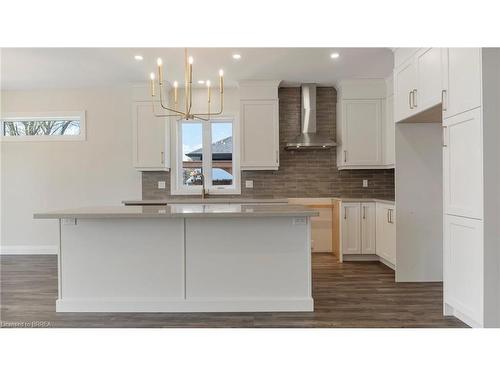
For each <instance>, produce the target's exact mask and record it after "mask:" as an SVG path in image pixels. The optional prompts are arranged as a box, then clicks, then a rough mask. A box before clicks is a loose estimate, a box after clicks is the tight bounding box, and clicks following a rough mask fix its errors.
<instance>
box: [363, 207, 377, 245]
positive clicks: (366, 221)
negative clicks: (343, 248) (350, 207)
mask: <svg viewBox="0 0 500 375" xmlns="http://www.w3.org/2000/svg"><path fill="white" fill-rule="evenodd" d="M375 230H376V226H375V203H373V202H369V203H361V254H375V252H376V250H375V249H376V243H375Z"/></svg>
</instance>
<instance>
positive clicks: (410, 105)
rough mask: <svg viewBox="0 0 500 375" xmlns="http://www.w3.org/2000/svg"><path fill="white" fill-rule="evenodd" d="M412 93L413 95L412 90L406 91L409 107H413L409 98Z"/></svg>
mask: <svg viewBox="0 0 500 375" xmlns="http://www.w3.org/2000/svg"><path fill="white" fill-rule="evenodd" d="M412 95H413V91H410V92H409V93H408V105H409V107H410V109H413V105H412V100H411V96H412Z"/></svg>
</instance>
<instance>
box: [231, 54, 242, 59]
mask: <svg viewBox="0 0 500 375" xmlns="http://www.w3.org/2000/svg"><path fill="white" fill-rule="evenodd" d="M233 59H235V60H239V59H241V55H240V54H239V53H235V54H234V55H233Z"/></svg>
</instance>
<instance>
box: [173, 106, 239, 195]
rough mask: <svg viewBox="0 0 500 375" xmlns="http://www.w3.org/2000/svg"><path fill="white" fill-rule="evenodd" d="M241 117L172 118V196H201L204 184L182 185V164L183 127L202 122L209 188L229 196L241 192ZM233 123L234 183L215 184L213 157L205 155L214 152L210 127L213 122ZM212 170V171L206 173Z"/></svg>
mask: <svg viewBox="0 0 500 375" xmlns="http://www.w3.org/2000/svg"><path fill="white" fill-rule="evenodd" d="M237 119H238V116H237V115H236V114H235V115H232V114H231V115H228V114H227V113H226V116H225V117H219V118H213V119H210V120H209V121H200V120H189V121H186V120H172V121H173V122H172V126H171V132H172V133H171V140H172V144H171V146H172V147H171V150H172V169H171V173H170V186H171V191H170V193H171V194H172V195H201V189H202V188H201V186H199V185H197V186H186V185H184V184H183V166H182V156H183V155H182V152H183V150H182V132H181V131H180V128H181V126H182V124H183V123H186V122H191V123H201V124H202V134H203V136H202V143H203V145H202V148H203V150H204V152H203V153H204V155H205V157H203V161H202V168H203V170H204V171H205V173H204V175H205V185H206V188H207V189H208V193H209V194H210V195H230V194H235V195H239V194H241V176H240V155H239V154H240V152H239V150H240V140H239V124H238V120H237ZM224 122H228V123H232V137H233V139H232V141H233V150H232V151H233V155H232V162H233V165H232V176H233V184H232V185H227V186H225V185H216V186H213V185H212V173H211V171H212V158H211V157H206V155H211V154H212V144H211V143H212V142H211V138H212V136H211V129H212V126H211V124H212V123H224ZM207 171H210V172H209V173H206V172H207Z"/></svg>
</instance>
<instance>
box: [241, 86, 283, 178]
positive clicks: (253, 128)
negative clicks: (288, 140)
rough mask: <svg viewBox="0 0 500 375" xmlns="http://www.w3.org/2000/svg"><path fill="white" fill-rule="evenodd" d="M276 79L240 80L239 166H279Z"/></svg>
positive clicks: (258, 168) (267, 168)
mask: <svg viewBox="0 0 500 375" xmlns="http://www.w3.org/2000/svg"><path fill="white" fill-rule="evenodd" d="M279 83H280V81H240V82H239V93H240V139H241V150H240V151H241V153H240V165H241V170H277V169H278V168H279V99H278V86H279Z"/></svg>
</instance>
